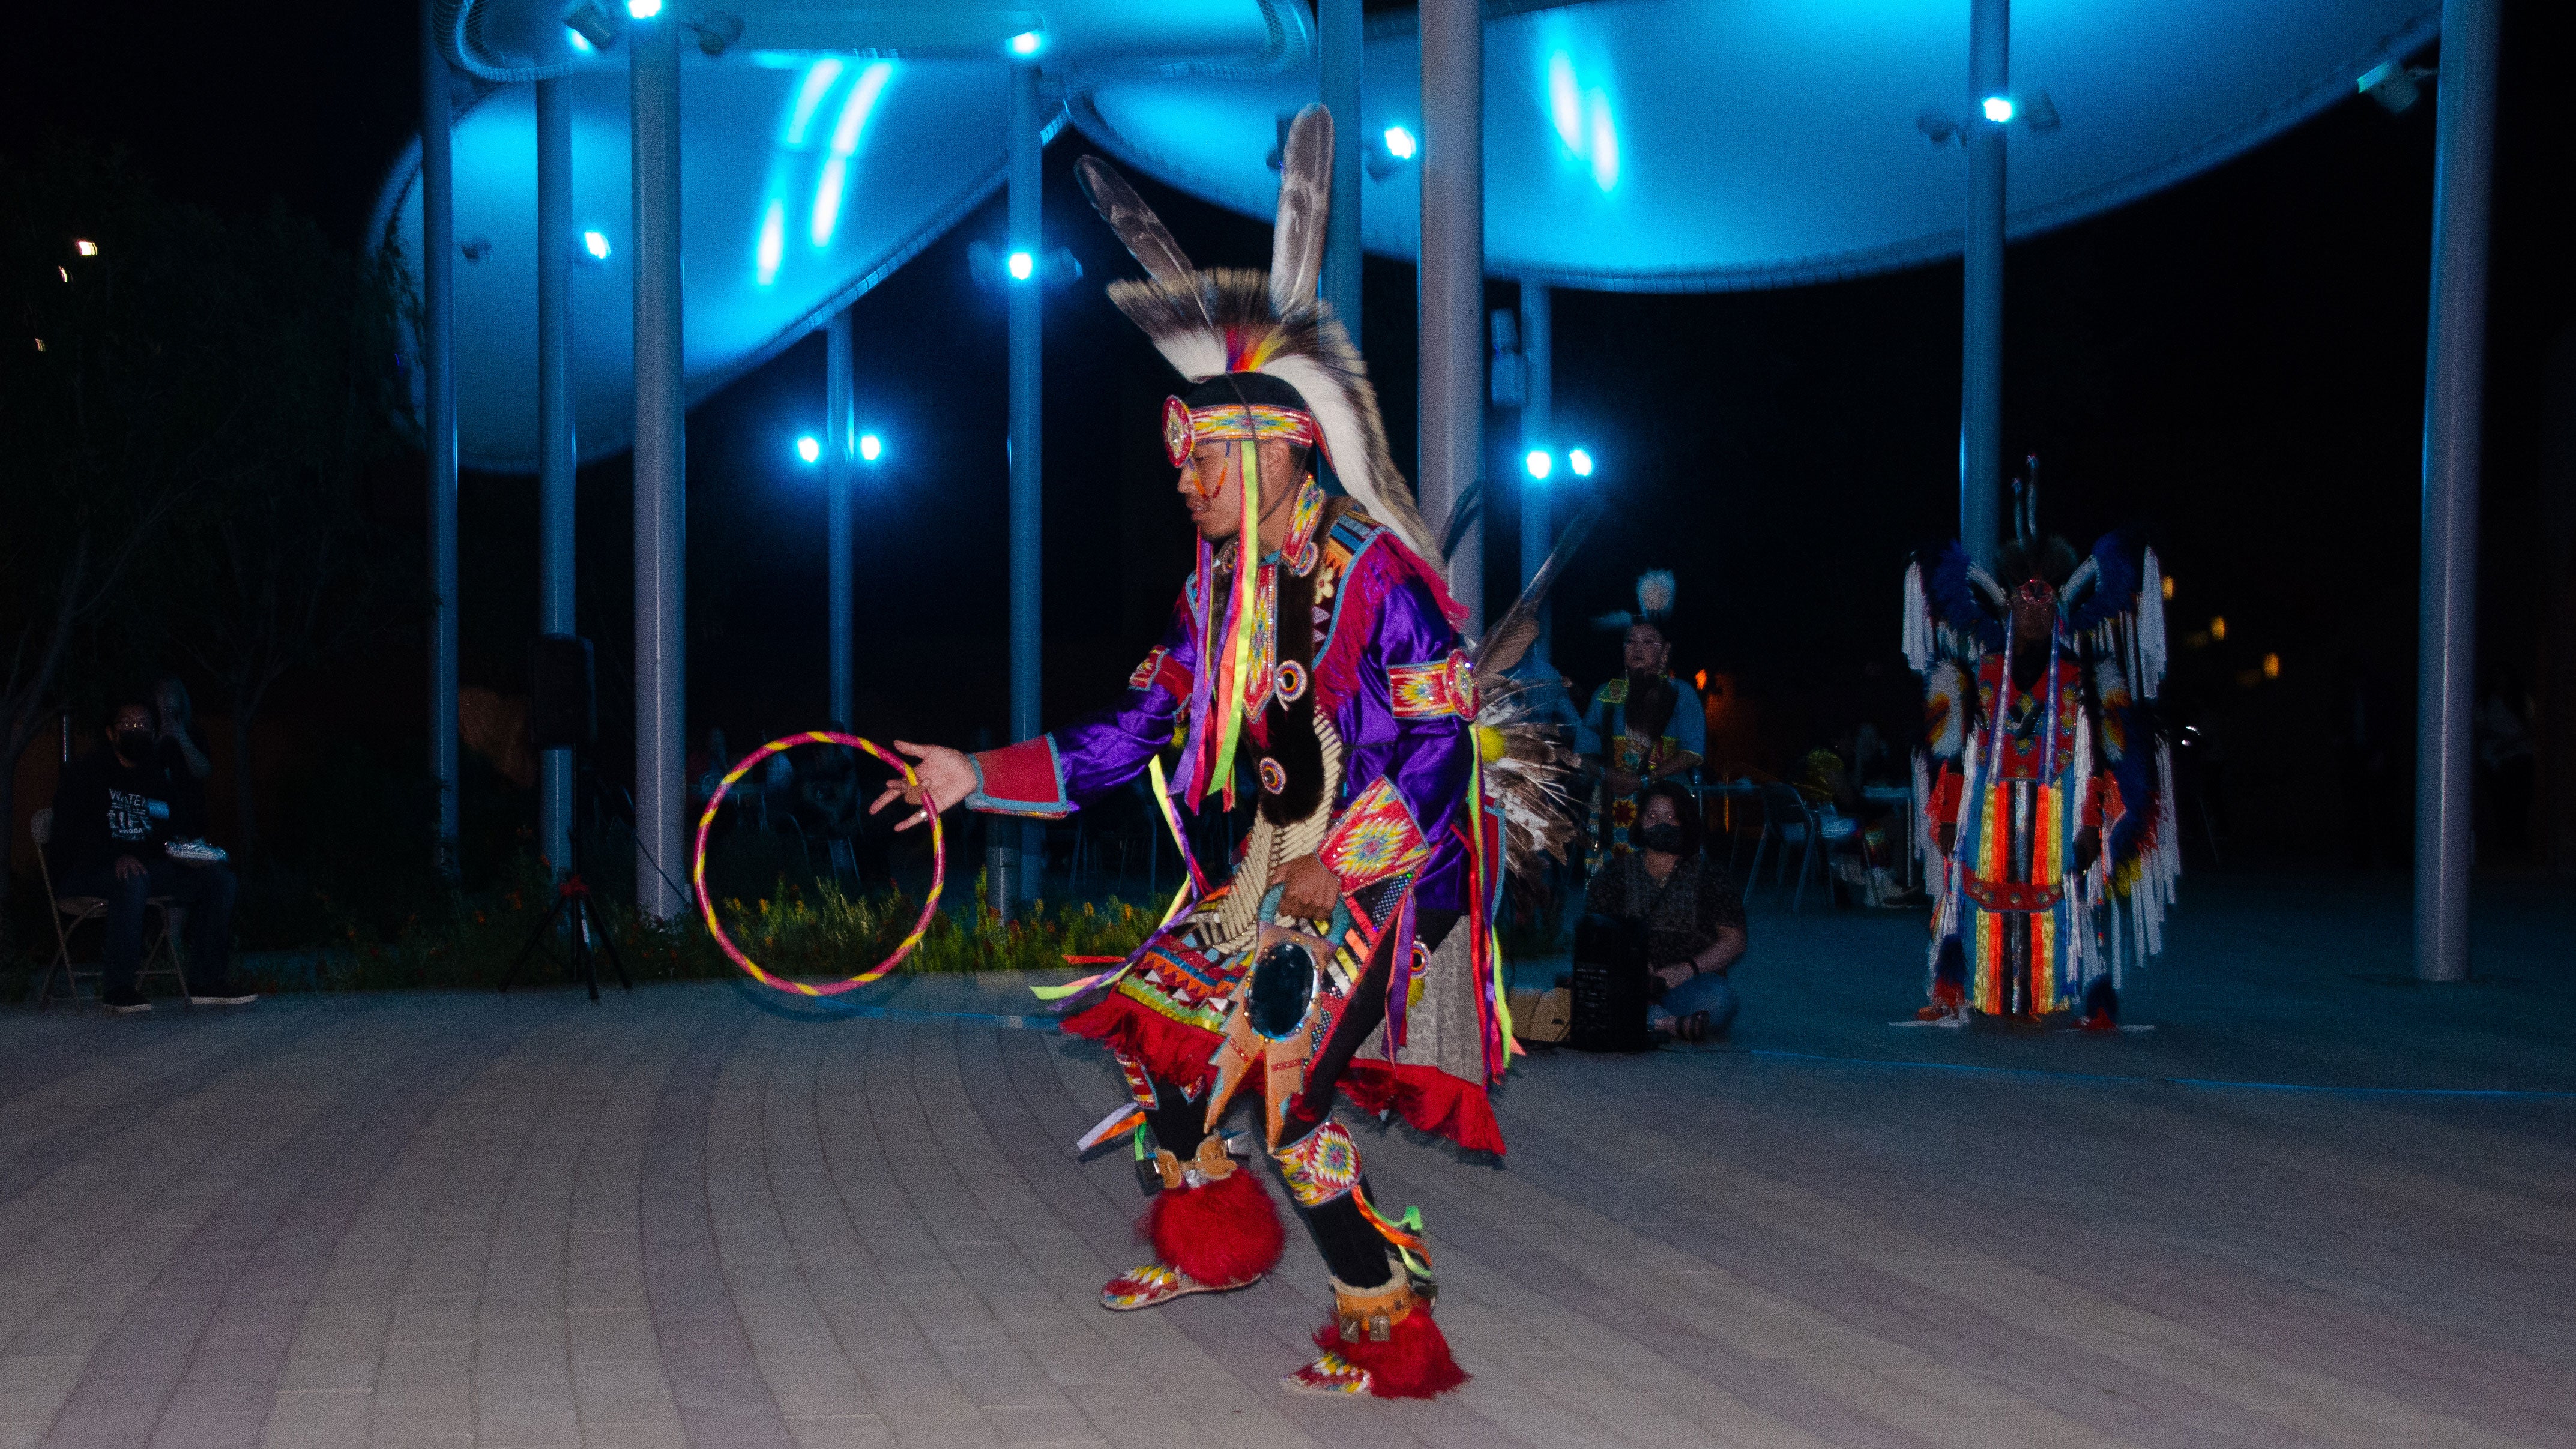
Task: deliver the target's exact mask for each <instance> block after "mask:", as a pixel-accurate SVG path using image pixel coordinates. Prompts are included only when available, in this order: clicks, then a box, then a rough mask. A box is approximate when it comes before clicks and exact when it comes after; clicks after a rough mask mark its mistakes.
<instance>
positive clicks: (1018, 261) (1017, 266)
mask: <svg viewBox="0 0 2576 1449" xmlns="http://www.w3.org/2000/svg"><path fill="white" fill-rule="evenodd" d="M966 274H967V275H968V276H970V277H972V278H974V279H975V285H977V286H979V287H1014V286H1018V285H1019V284H1021V283H1023V282H1028V281H1035V282H1037V283H1038V284H1039V285H1040V286H1043V287H1045V288H1046V289H1047V290H1048V291H1050V292H1052V291H1054V290H1056V289H1057V288H1059V287H1062V286H1064V285H1065V284H1066V283H1068V282H1073V281H1079V280H1080V279H1081V277H1082V263H1081V261H1080V260H1078V259H1077V258H1076V257H1075V256H1074V254H1073V253H1072V252H1070V251H1067V250H1066V249H1065V248H1063V247H1057V248H1055V249H1054V250H1053V251H1050V252H1048V253H1046V254H1045V255H1043V256H1037V255H1032V254H1031V253H1029V252H1026V251H1019V250H1013V251H1008V252H1002V251H996V250H994V249H993V244H992V243H990V242H986V241H971V242H968V243H967V244H966Z"/></svg>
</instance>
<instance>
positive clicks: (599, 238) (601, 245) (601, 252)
mask: <svg viewBox="0 0 2576 1449" xmlns="http://www.w3.org/2000/svg"><path fill="white" fill-rule="evenodd" d="M581 249H582V250H583V251H586V252H588V253H590V255H591V259H592V260H593V261H601V262H604V261H607V260H608V234H607V233H605V232H596V231H586V232H583V233H582V234H581Z"/></svg>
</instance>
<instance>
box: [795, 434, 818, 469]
mask: <svg viewBox="0 0 2576 1449" xmlns="http://www.w3.org/2000/svg"><path fill="white" fill-rule="evenodd" d="M796 456H797V457H799V458H802V459H804V460H805V461H806V463H808V464H814V463H819V462H821V461H823V440H822V439H821V438H818V437H815V436H814V435H813V434H812V433H807V434H806V435H805V436H803V437H801V438H798V439H797V440H796Z"/></svg>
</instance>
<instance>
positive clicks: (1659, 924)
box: [1583, 780, 1745, 1042]
mask: <svg viewBox="0 0 2576 1449" xmlns="http://www.w3.org/2000/svg"><path fill="white" fill-rule="evenodd" d="M1637 799H1638V805H1637V834H1636V837H1635V838H1636V841H1637V844H1638V849H1637V850H1635V851H1634V852H1632V853H1630V854H1627V855H1617V856H1612V857H1611V858H1610V859H1609V860H1608V861H1605V862H1604V863H1603V864H1602V867H1601V870H1600V872H1599V873H1598V874H1596V875H1594V876H1593V877H1592V885H1591V888H1590V889H1589V890H1587V891H1586V892H1585V893H1584V898H1583V905H1584V909H1585V910H1586V911H1588V912H1589V913H1591V914H1593V915H1596V916H1608V917H1611V918H1613V919H1615V920H1618V921H1620V922H1621V923H1623V924H1625V925H1628V926H1630V927H1632V928H1634V929H1639V930H1642V931H1643V932H1644V933H1645V937H1646V967H1647V969H1648V970H1649V971H1651V972H1652V973H1653V974H1654V978H1655V979H1654V981H1653V982H1651V983H1650V984H1649V990H1650V991H1652V992H1655V993H1657V994H1659V995H1660V998H1661V999H1660V1000H1658V1001H1657V1002H1656V1003H1655V1004H1654V1006H1653V1007H1652V1008H1650V1009H1649V1011H1648V1012H1647V1024H1648V1025H1649V1027H1650V1028H1652V1029H1653V1030H1654V1031H1655V1032H1656V1033H1657V1034H1659V1035H1670V1036H1672V1037H1674V1038H1677V1039H1679V1040H1681V1041H1686V1042H1696V1041H1705V1040H1707V1039H1708V1038H1710V1037H1713V1036H1717V1035H1720V1034H1722V1033H1723V1032H1724V1031H1725V1030H1726V1028H1727V1024H1728V1023H1729V1022H1732V1021H1733V1020H1734V1019H1735V1008H1736V1001H1735V988H1734V987H1733V986H1731V985H1729V984H1728V983H1727V979H1726V973H1727V971H1728V969H1729V968H1731V967H1733V966H1734V965H1735V963H1736V962H1737V961H1738V960H1739V959H1741V958H1742V957H1743V955H1744V944H1745V934H1744V900H1743V898H1742V897H1741V896H1739V895H1737V894H1736V891H1735V882H1734V880H1733V879H1731V878H1730V877H1729V876H1728V875H1727V873H1726V867H1724V866H1722V865H1719V864H1718V863H1717V862H1715V861H1713V860H1710V859H1708V858H1707V857H1706V856H1704V855H1702V854H1701V853H1700V823H1699V807H1698V804H1697V803H1696V802H1695V801H1693V800H1692V798H1691V792H1690V791H1689V790H1688V789H1687V788H1685V787H1683V786H1682V785H1680V784H1678V783H1676V782H1674V781H1670V780H1656V781H1653V782H1651V783H1649V784H1648V785H1647V786H1646V787H1645V788H1644V789H1643V790H1642V791H1640V792H1639V793H1638V797H1637Z"/></svg>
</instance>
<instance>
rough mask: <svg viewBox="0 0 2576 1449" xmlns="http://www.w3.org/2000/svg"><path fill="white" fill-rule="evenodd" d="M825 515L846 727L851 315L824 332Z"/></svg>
mask: <svg viewBox="0 0 2576 1449" xmlns="http://www.w3.org/2000/svg"><path fill="white" fill-rule="evenodd" d="M823 336H824V343H825V345H824V349H823V387H824V390H825V391H826V393H827V394H828V396H827V397H825V399H824V400H823V423H824V427H823V513H824V537H825V540H826V542H825V546H826V547H828V548H829V549H831V551H832V566H831V579H832V585H831V590H830V595H829V597H830V604H829V607H830V609H831V611H832V627H831V637H832V712H831V715H830V718H832V719H834V720H837V721H839V723H840V728H842V729H845V730H846V729H848V728H849V727H850V622H851V620H850V471H851V468H852V466H853V464H854V463H855V461H856V454H857V451H858V430H857V428H855V427H854V426H853V425H852V424H851V421H850V314H849V310H848V309H847V308H844V309H842V310H841V311H838V312H835V313H833V314H832V320H831V323H830V324H829V325H828V326H827V327H826V328H825V330H824V334H823Z"/></svg>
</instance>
